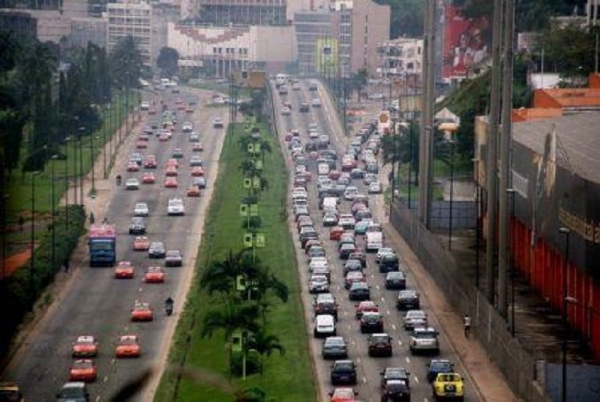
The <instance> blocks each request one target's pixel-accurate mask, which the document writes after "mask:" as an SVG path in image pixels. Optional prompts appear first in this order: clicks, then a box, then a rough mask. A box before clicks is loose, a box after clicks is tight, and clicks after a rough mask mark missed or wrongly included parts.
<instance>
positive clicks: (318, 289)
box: [308, 275, 329, 294]
mask: <svg viewBox="0 0 600 402" xmlns="http://www.w3.org/2000/svg"><path fill="white" fill-rule="evenodd" d="M328 292H329V279H328V278H327V276H325V275H312V276H311V277H310V280H309V281H308V293H311V294H314V293H328Z"/></svg>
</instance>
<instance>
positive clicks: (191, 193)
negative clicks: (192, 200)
mask: <svg viewBox="0 0 600 402" xmlns="http://www.w3.org/2000/svg"><path fill="white" fill-rule="evenodd" d="M186 194H187V196H188V197H200V189H199V188H198V187H197V186H190V187H188V189H187V192H186Z"/></svg>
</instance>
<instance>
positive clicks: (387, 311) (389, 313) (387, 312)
mask: <svg viewBox="0 0 600 402" xmlns="http://www.w3.org/2000/svg"><path fill="white" fill-rule="evenodd" d="M385 313H386V314H387V315H392V313H391V312H390V310H385ZM394 329H395V328H394Z"/></svg>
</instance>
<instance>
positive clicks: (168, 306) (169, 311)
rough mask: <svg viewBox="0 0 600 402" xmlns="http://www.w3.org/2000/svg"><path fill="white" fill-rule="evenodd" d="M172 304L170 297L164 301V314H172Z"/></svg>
mask: <svg viewBox="0 0 600 402" xmlns="http://www.w3.org/2000/svg"><path fill="white" fill-rule="evenodd" d="M173 304H174V302H173V299H171V298H170V297H169V298H168V299H167V300H165V313H167V315H168V316H170V315H171V314H173Z"/></svg>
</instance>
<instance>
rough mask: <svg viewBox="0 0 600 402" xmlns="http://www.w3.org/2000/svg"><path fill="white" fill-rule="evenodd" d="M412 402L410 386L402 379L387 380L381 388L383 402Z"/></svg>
mask: <svg viewBox="0 0 600 402" xmlns="http://www.w3.org/2000/svg"><path fill="white" fill-rule="evenodd" d="M392 401H393V402H410V388H408V385H407V384H406V382H404V381H401V380H388V381H386V383H385V385H384V386H383V389H382V390H381V402H392Z"/></svg>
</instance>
